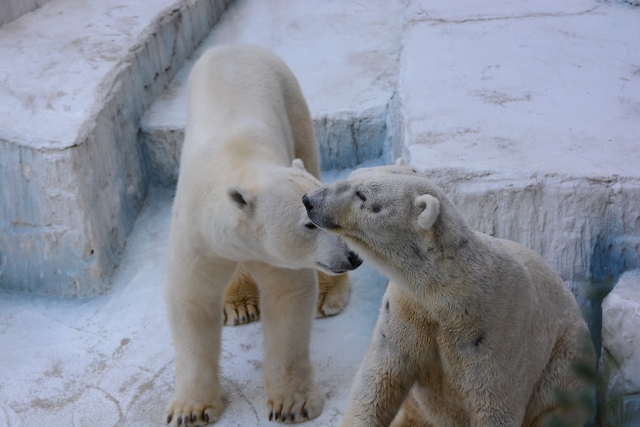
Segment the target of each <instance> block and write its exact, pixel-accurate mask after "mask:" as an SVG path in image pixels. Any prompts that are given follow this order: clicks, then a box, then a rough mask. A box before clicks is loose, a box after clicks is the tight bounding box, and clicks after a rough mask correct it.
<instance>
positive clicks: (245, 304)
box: [224, 264, 351, 326]
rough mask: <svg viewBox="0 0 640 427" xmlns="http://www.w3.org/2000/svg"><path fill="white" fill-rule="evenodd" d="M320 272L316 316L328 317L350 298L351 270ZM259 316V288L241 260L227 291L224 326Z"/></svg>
mask: <svg viewBox="0 0 640 427" xmlns="http://www.w3.org/2000/svg"><path fill="white" fill-rule="evenodd" d="M317 274H318V290H319V294H318V303H317V305H316V317H317V318H321V317H329V316H334V315H336V314H338V313H340V312H341V311H342V310H343V309H344V307H345V306H346V305H347V302H348V301H349V289H350V287H351V283H350V281H349V275H348V274H339V275H337V276H329V275H328V274H325V273H323V272H321V271H318V272H317ZM258 320H260V291H259V289H258V285H256V282H255V281H254V280H253V277H251V273H250V272H249V271H248V270H247V269H246V268H245V267H244V266H242V264H238V267H237V268H236V271H235V272H234V273H233V277H232V278H231V282H230V283H229V285H228V286H227V288H226V289H225V291H224V324H225V326H237V325H244V324H246V323H251V322H256V321H258Z"/></svg>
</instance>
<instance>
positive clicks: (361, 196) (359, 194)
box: [356, 191, 367, 202]
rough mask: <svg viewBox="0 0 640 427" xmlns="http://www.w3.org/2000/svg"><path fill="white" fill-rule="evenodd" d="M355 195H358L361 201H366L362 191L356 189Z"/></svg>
mask: <svg viewBox="0 0 640 427" xmlns="http://www.w3.org/2000/svg"><path fill="white" fill-rule="evenodd" d="M356 196H358V198H359V199H360V200H362V201H363V202H366V201H367V198H366V197H364V194H362V193H361V192H359V191H356Z"/></svg>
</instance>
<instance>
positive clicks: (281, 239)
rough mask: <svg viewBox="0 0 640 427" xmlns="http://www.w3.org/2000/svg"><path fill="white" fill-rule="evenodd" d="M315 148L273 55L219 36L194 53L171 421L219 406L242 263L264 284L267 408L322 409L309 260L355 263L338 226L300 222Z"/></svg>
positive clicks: (181, 185)
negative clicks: (233, 286)
mask: <svg viewBox="0 0 640 427" xmlns="http://www.w3.org/2000/svg"><path fill="white" fill-rule="evenodd" d="M317 156H318V155H317V146H316V144H315V139H314V136H313V129H312V124H311V118H310V116H309V111H308V108H307V105H306V103H305V100H304V98H303V96H302V93H301V91H300V88H299V86H298V83H297V81H296V79H295V77H294V76H293V74H292V73H291V71H290V70H289V69H288V68H287V67H286V65H285V64H284V63H283V62H282V61H281V60H280V59H279V58H277V57H276V56H274V55H273V54H272V53H270V52H268V51H266V50H264V49H261V48H257V47H250V46H224V47H217V48H214V49H211V50H209V51H208V52H206V53H205V54H204V55H203V56H202V57H201V58H200V59H199V60H198V62H197V63H196V65H195V66H194V68H193V71H192V73H191V76H190V81H189V110H188V122H187V129H186V135H185V142H184V147H183V150H182V157H181V168H180V176H179V179H178V188H177V193H176V198H175V204H174V210H173V219H172V225H171V240H170V245H169V254H168V271H167V283H166V287H165V298H166V302H167V305H168V309H169V320H170V326H171V330H172V334H173V341H174V345H175V350H176V384H175V393H174V395H173V398H172V399H171V401H170V403H169V405H168V408H167V411H166V414H165V416H166V420H167V422H168V423H170V424H171V425H177V424H182V425H204V424H207V423H209V422H213V421H215V420H217V419H218V418H219V417H220V415H221V413H222V410H223V402H222V391H221V387H220V372H219V365H218V359H219V356H220V335H221V328H222V322H223V312H222V300H223V297H222V296H223V291H224V288H225V286H226V285H227V283H228V282H229V279H230V278H231V277H232V274H233V272H234V270H235V268H236V264H237V263H238V262H241V263H242V265H243V267H245V268H246V270H248V272H249V273H250V274H251V276H252V277H253V279H255V281H256V282H257V284H258V286H259V288H260V295H261V305H262V320H263V329H264V346H265V361H264V365H263V366H264V383H265V393H266V397H267V415H266V416H268V417H269V418H275V419H276V420H277V421H283V422H287V423H290V422H300V421H304V420H305V419H309V418H313V417H315V416H317V415H318V414H319V413H320V412H321V410H322V404H323V396H322V393H321V392H320V390H319V389H318V387H317V386H316V384H315V383H314V380H313V370H312V367H311V363H310V361H309V340H310V329H311V322H312V318H313V314H314V310H315V303H316V298H317V292H318V284H317V279H316V272H315V271H314V269H320V270H322V271H325V272H327V273H331V274H335V273H338V272H344V271H346V270H349V269H352V268H353V267H352V266H351V265H350V262H349V255H350V251H349V249H348V247H347V246H346V244H345V243H344V242H343V241H342V240H341V239H340V238H339V237H337V236H334V235H332V234H330V233H327V232H324V231H321V230H319V229H317V228H315V229H310V228H308V227H307V226H309V225H311V224H310V221H309V219H308V218H307V216H306V213H305V209H304V206H303V205H302V202H301V197H302V196H303V195H304V194H305V193H306V192H308V191H312V190H314V189H316V188H318V187H319V186H320V181H318V179H317V178H316V177H319V175H320V171H319V164H318V158H317ZM300 159H302V160H300ZM305 166H306V169H305ZM307 170H308V171H307ZM305 225H306V226H305Z"/></svg>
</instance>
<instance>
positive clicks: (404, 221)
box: [303, 165, 595, 427]
mask: <svg viewBox="0 0 640 427" xmlns="http://www.w3.org/2000/svg"><path fill="white" fill-rule="evenodd" d="M303 202H304V204H305V206H306V208H307V213H308V215H309V218H310V219H311V220H312V221H313V222H314V223H315V224H316V225H317V226H319V227H322V228H325V229H327V230H330V231H332V232H333V233H335V234H336V235H338V236H340V237H342V238H343V239H344V240H345V241H346V242H347V243H348V244H349V245H350V246H351V247H352V248H353V249H354V250H356V251H357V252H358V253H359V254H360V255H361V256H362V257H363V259H364V260H365V261H368V262H371V263H372V264H373V265H375V266H376V267H377V268H378V269H379V270H380V271H381V272H382V273H383V274H385V275H386V276H387V277H388V278H389V279H390V282H389V285H388V288H387V291H386V293H385V296H384V298H383V301H382V305H381V308H380V313H379V317H378V321H377V323H376V326H375V329H374V332H373V337H372V340H371V344H370V347H369V350H368V352H367V354H366V356H365V358H364V361H363V362H362V365H361V366H360V369H359V370H358V373H357V375H356V378H355V381H354V384H353V386H352V391H351V396H350V398H349V403H348V406H347V409H346V411H345V414H344V418H343V422H342V425H343V426H388V425H390V423H392V422H393V424H391V425H393V426H425V427H426V426H475V427H483V426H487V427H488V426H514V427H515V426H526V427H533V426H548V425H563V426H567V427H569V426H581V427H582V426H584V424H585V423H586V422H587V420H588V418H589V416H590V411H591V409H590V407H592V406H591V405H592V402H593V399H594V388H593V384H592V381H591V380H592V379H593V370H594V369H595V353H594V348H593V344H592V342H591V339H590V334H589V330H588V328H587V325H586V323H585V321H584V320H583V318H582V316H581V314H580V310H579V308H578V305H577V303H576V301H575V299H574V297H573V295H572V294H571V292H570V291H569V290H568V288H567V287H566V286H565V285H564V283H563V282H562V280H561V279H560V277H559V276H558V275H557V274H555V273H554V272H553V271H552V270H551V268H550V267H549V266H548V264H547V263H546V262H545V261H544V260H543V259H542V258H541V257H540V256H538V255H537V254H536V253H534V252H532V251H531V250H529V249H527V248H525V247H523V246H521V245H519V244H516V243H513V242H510V241H507V240H501V239H497V238H493V237H490V236H487V235H485V234H482V233H478V232H475V231H472V230H471V229H470V228H469V227H468V226H467V224H466V223H465V221H464V220H463V218H462V215H461V214H460V212H459V211H458V209H457V208H456V207H455V206H454V204H453V203H452V202H451V201H450V200H449V199H448V198H447V196H446V195H445V194H444V192H443V191H442V190H441V189H440V188H438V187H437V186H436V185H434V184H433V183H432V182H431V181H429V180H428V179H427V178H426V177H425V176H424V175H422V174H420V173H417V172H416V171H415V170H413V169H411V168H410V167H408V166H402V165H395V166H385V167H377V168H369V169H361V170H356V171H355V172H353V173H352V174H351V175H350V177H349V179H348V180H346V181H338V182H335V183H333V184H331V185H328V186H325V187H322V188H320V189H317V190H315V191H312V192H311V193H309V194H307V195H305V197H304V198H303ZM585 371H587V372H586V374H585ZM590 378H591V380H590ZM394 418H395V419H394ZM553 422H564V424H562V423H561V424H551V423H553Z"/></svg>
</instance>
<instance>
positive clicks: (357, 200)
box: [303, 164, 470, 275]
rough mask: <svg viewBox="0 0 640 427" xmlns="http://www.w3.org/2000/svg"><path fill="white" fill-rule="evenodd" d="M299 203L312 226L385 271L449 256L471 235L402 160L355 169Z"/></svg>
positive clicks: (427, 183)
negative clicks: (325, 230)
mask: <svg viewBox="0 0 640 427" xmlns="http://www.w3.org/2000/svg"><path fill="white" fill-rule="evenodd" d="M303 203H304V205H305V207H306V209H307V215H308V216H309V219H311V221H313V223H314V224H316V225H317V226H318V227H321V228H324V229H327V230H329V231H331V232H333V233H334V234H336V235H339V236H340V237H342V238H344V239H345V240H346V241H347V243H348V244H349V246H351V247H352V248H354V249H355V250H356V251H358V253H359V254H360V255H362V257H363V258H365V259H366V260H367V261H369V262H372V263H373V264H375V265H376V266H377V267H378V268H380V269H381V270H382V271H384V272H385V274H387V275H390V274H391V275H394V272H395V273H397V271H398V269H408V270H411V269H413V270H416V269H417V270H423V269H425V268H428V265H429V264H431V265H434V263H435V262H437V260H438V258H442V259H444V258H447V257H451V256H452V255H451V251H450V249H453V250H455V249H456V248H458V247H460V245H464V244H465V242H466V241H468V239H469V235H470V231H469V229H468V227H467V226H466V224H465V222H464V220H463V219H462V216H461V214H460V213H459V211H458V209H457V208H456V207H455V206H454V205H453V203H452V202H451V201H450V200H449V199H448V198H447V197H446V195H445V194H444V192H443V191H442V190H441V189H440V188H439V187H438V186H436V185H435V184H433V183H432V182H431V181H430V180H429V179H428V178H427V177H426V176H425V175H424V174H422V173H420V172H418V171H417V170H415V169H413V168H411V167H409V166H404V165H402V164H396V165H393V166H381V167H374V168H364V169H358V170H356V171H354V172H353V173H352V174H351V175H350V176H349V178H348V179H347V180H344V181H337V182H335V183H333V184H331V185H327V186H324V187H321V188H319V189H317V190H314V191H312V192H310V193H308V194H306V195H305V196H304V198H303Z"/></svg>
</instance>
